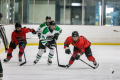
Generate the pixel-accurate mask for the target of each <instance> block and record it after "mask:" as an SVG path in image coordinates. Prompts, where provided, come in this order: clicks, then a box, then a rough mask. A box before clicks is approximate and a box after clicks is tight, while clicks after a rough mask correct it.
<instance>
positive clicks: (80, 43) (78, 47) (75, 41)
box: [64, 31, 98, 68]
mask: <svg viewBox="0 0 120 80" xmlns="http://www.w3.org/2000/svg"><path fill="white" fill-rule="evenodd" d="M70 44H72V45H73V46H74V52H73V55H72V57H71V59H70V61H69V64H68V65H66V67H67V68H69V67H70V66H71V65H72V64H73V62H74V61H75V60H78V59H79V58H80V56H82V55H83V53H85V55H86V57H87V59H88V60H89V61H92V62H93V64H94V65H95V66H97V65H98V64H97V62H96V61H95V58H94V57H93V56H92V52H91V48H90V46H91V43H90V42H89V41H88V40H87V39H86V38H85V37H84V36H79V33H78V32H77V31H73V32H72V36H69V37H68V38H67V39H66V40H65V42H64V49H65V53H66V54H71V51H70V48H69V45H70Z"/></svg>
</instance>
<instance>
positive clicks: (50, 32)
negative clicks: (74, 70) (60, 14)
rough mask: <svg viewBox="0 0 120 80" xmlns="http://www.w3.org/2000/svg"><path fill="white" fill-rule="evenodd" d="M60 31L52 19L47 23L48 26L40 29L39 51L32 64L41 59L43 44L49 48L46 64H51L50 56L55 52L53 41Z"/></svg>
mask: <svg viewBox="0 0 120 80" xmlns="http://www.w3.org/2000/svg"><path fill="white" fill-rule="evenodd" d="M61 32H62V30H61V28H60V27H59V26H57V25H56V23H55V22H54V21H51V22H50V23H49V27H45V28H44V29H43V30H42V34H41V38H40V44H39V51H38V53H37V56H36V59H35V61H34V64H36V63H37V62H38V61H39V60H40V59H41V57H42V54H43V52H44V49H45V46H47V47H48V48H49V49H50V52H49V55H48V60H47V62H48V65H50V64H52V58H53V56H54V52H55V41H56V40H57V39H58V36H59V35H60V33H61Z"/></svg>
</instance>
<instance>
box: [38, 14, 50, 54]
mask: <svg viewBox="0 0 120 80" xmlns="http://www.w3.org/2000/svg"><path fill="white" fill-rule="evenodd" d="M50 21H51V17H50V16H47V17H46V22H44V23H43V24H41V25H40V26H39V27H38V29H37V31H38V37H39V39H40V38H41V34H42V30H43V29H44V28H45V27H46V26H49V22H50ZM40 42H41V41H39V44H41V43H40ZM44 52H46V48H45V50H44Z"/></svg>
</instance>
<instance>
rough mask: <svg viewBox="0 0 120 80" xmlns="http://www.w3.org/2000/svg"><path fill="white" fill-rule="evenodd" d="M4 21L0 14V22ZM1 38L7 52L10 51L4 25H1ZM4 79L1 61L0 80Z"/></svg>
mask: <svg viewBox="0 0 120 80" xmlns="http://www.w3.org/2000/svg"><path fill="white" fill-rule="evenodd" d="M1 20H2V14H1V13H0V21H1ZM0 37H1V39H2V41H3V43H4V46H5V52H7V51H8V40H7V37H6V34H5V29H4V27H3V26H2V25H0ZM2 77H3V68H2V64H1V60H0V80H2Z"/></svg>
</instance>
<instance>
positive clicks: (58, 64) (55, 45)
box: [55, 41, 66, 67]
mask: <svg viewBox="0 0 120 80" xmlns="http://www.w3.org/2000/svg"><path fill="white" fill-rule="evenodd" d="M55 47H56V55H57V62H58V66H59V67H66V65H60V64H59V58H58V51H57V43H56V41H55Z"/></svg>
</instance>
